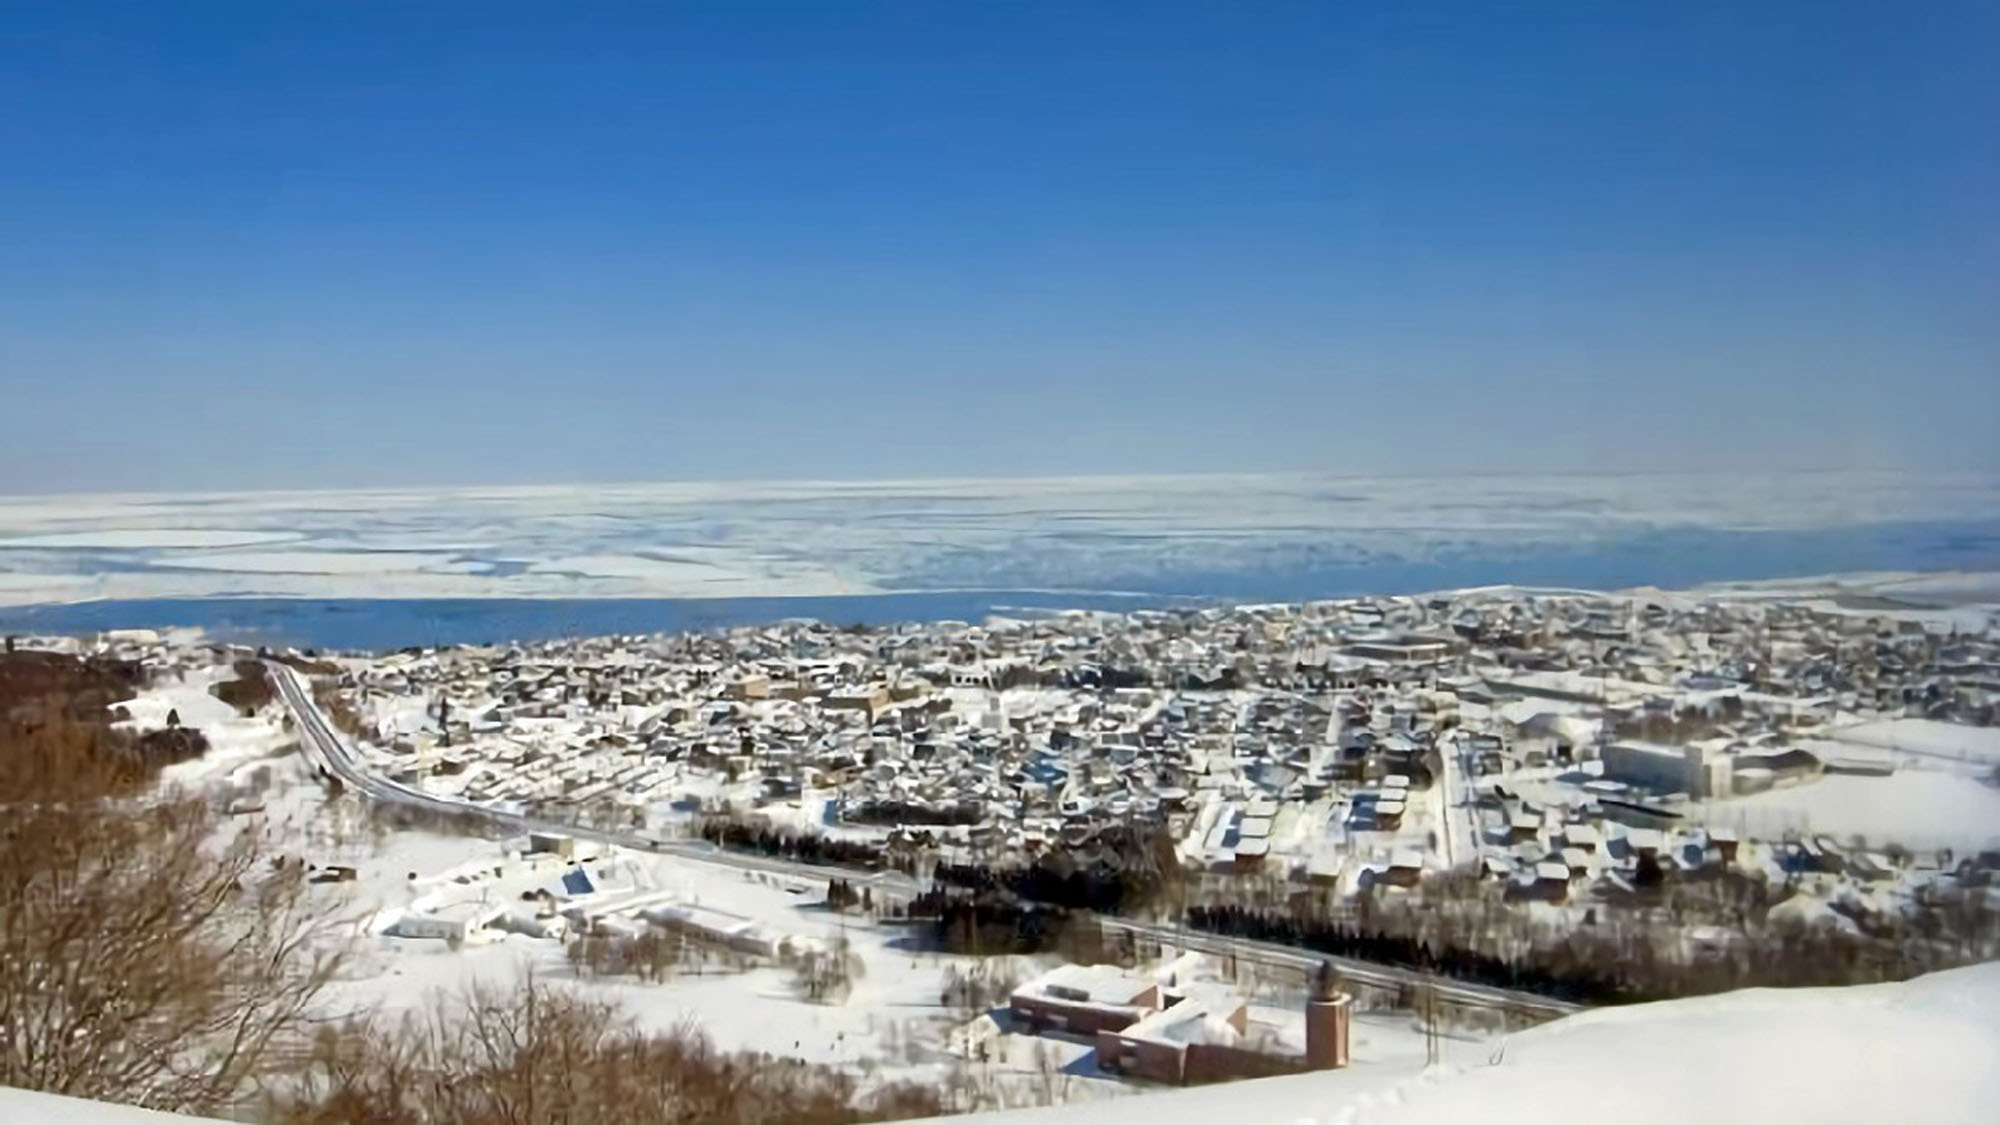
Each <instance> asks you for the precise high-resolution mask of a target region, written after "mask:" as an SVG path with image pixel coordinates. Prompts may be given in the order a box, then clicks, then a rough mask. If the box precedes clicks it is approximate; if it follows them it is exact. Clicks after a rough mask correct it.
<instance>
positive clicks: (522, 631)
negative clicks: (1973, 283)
mask: <svg viewBox="0 0 2000 1125" xmlns="http://www.w3.org/2000/svg"><path fill="white" fill-rule="evenodd" d="M1883 570H1897V571H1937V570H1967V571H1973V570H1989V571H1991V570H2000V525H1996V524H1994V523H1992V522H1989V521H1977V522H1965V523H1935V522H1930V523H1921V524H1918V523H1907V524H1874V525H1868V526H1860V527H1837V528H1824V529H1815V530H1805V531H1778V532H1774V531H1755V532H1738V531H1726V530H1675V531H1661V532H1654V533H1648V534H1643V535H1635V536H1627V537H1622V538H1618V539H1615V540H1611V541H1608V542H1607V541H1603V540H1599V541H1596V542H1593V543H1591V544H1590V545H1589V546H1588V547H1587V548H1583V549H1568V550H1566V549H1561V548H1547V547H1544V548H1538V549H1535V550H1530V551H1511V552H1509V551H1497V550H1494V549H1493V548H1492V547H1491V545H1490V544H1489V545H1480V546H1469V547H1468V549H1467V550H1466V551H1464V552H1462V553H1459V554H1453V553H1451V552H1440V553H1437V554H1434V555H1433V556H1432V557H1430V558H1428V559H1426V560H1423V561H1413V560H1409V559H1398V558H1383V559H1381V560H1379V561H1356V560H1354V559H1353V558H1352V557H1351V556H1347V557H1341V558H1339V559H1337V560H1329V561H1327V562H1324V563H1316V562H1315V561H1314V560H1312V559H1310V558H1304V559H1300V558H1297V557H1294V558H1292V559H1291V560H1290V561H1289V562H1288V563H1287V564H1286V565H1283V566H1266V567H1238V568H1232V569H1209V570H1205V569H1200V568H1195V567H1175V568H1171V569H1168V570H1165V571H1161V572H1158V573H1153V574H1146V575H1141V574H1131V573H1115V572H1114V573H1106V574H1105V575H1103V585H1104V590H1105V591H1107V592H1098V593H1093V592H1071V593H1062V594H1057V593H1047V592H1038V591H1032V590H1028V589H1024V588H1011V589H993V590H980V591H963V590H954V591H937V590H929V591H926V590H907V591H901V592H895V593H885V594H874V595H860V596H846V597H797V598H784V597H760V598H617V599H518V598H452V599H371V598H259V597H246V598H188V599H173V598H166V599H151V600H128V601H94V602H78V603H72V604H61V605H40V606H20V607H13V608H8V609H0V632H8V633H29V632H36V633H81V632H94V631H98V630H103V629H111V628H121V627H127V628H129V627H143V628H164V627H171V626H200V627H202V628H204V629H206V630H208V631H209V632H211V633H212V634H215V635H217V636H220V637H225V638H230V639H241V640H254V641H262V642H270V643H284V644H295V645H300V646H305V647H314V648H331V649H377V650H379V649H390V648H400V647H405V646H411V645H441V644H457V643H487V642H499V641H509V640H540V639H548V638H554V637H564V636H589V635H602V634H608V633H656V632H676V631H683V630H701V629H714V628H721V627H726V626H732V625H742V624H757V623H766V622H772V621H779V620H783V619H786V618H799V617H810V618H816V619H819V620H822V621H826V622H829V623H832V624H836V625H851V624H869V625H879V624H886V623H890V622H896V621H936V620H965V621H978V620H981V619H983V618H985V617H988V616H990V615H994V614H1002V615H1005V614H1010V613H1013V614H1019V613H1025V612H1030V611H1034V610H1044V611H1050V610H1063V609H1103V610H1133V609H1142V608H1157V607H1172V606H1198V605H1212V604H1227V603H1240V602H1263V601H1299V600H1308V599H1313V598H1324V597H1343V596H1352V595H1357V594H1369V593H1375V594H1396V593H1416V592H1421V591H1427V590H1438V589H1447V588H1453V587H1462V586H1478V585H1492V584H1501V583H1516V584H1522V585H1535V586H1563V587H1581V588H1589V589H1619V588H1625V587H1631V586H1640V585H1653V586H1660V587H1665V588H1679V587H1687V586H1694V585H1700V584H1702V583H1708V582H1721V581H1748V580H1759V579H1772V578H1789V577H1803V576H1810V575H1818V574H1831V573H1845V572H1856V571H1883ZM1114 590H1115V591H1119V592H1115V593H1114V592H1109V591H1114Z"/></svg>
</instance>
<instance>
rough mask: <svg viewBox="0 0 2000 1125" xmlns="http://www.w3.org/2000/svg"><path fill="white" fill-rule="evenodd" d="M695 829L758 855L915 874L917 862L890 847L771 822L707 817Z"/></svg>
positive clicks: (734, 848) (715, 841) (710, 839)
mask: <svg viewBox="0 0 2000 1125" xmlns="http://www.w3.org/2000/svg"><path fill="white" fill-rule="evenodd" d="M695 831H696V834H698V835H699V836H700V837H701V838H702V839H704V840H707V841H708V842H709V843H711V844H714V845H716V846H717V847H722V848H728V849H730V850H732V851H742V852H755V853H756V854H758V855H768V856H777V857H780V858H782V859H789V860H796V861H798V862H800V863H824V864H829V865H836V866H841V867H859V868H862V869H864V870H867V871H879V870H881V869H882V868H885V867H888V868H894V869H896V870H898V871H902V872H904V873H906V874H915V864H914V862H913V861H911V860H910V859H909V858H908V857H905V856H892V855H890V854H889V852H888V850H887V849H885V848H883V847H881V846H879V845H876V844H870V843H866V842H862V841H856V840H834V839H829V838H828V837H825V836H819V835H814V834H811V833H796V832H781V831H778V830H776V829H773V828H771V827H769V826H768V825H762V824H751V823H746V822H744V821H740V820H732V819H729V818H727V817H708V818H704V819H703V820H701V821H700V822H699V823H697V824H696V826H695Z"/></svg>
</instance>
